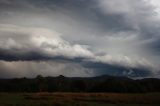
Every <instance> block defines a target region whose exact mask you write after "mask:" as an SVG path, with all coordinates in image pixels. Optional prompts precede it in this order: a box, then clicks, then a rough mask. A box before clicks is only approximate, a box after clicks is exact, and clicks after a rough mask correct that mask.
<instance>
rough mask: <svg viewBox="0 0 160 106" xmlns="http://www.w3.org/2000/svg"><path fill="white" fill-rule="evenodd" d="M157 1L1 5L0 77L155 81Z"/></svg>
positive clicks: (12, 0) (37, 0)
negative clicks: (103, 76)
mask: <svg viewBox="0 0 160 106" xmlns="http://www.w3.org/2000/svg"><path fill="white" fill-rule="evenodd" d="M157 2H158V1H157V0H112V1H108V0H87V1H86V0H68V1H66V0H52V1H51V0H34V1H33V0H1V1H0V77H4V78H8V77H34V76H36V75H38V74H42V75H44V76H49V75H51V76H56V75H60V74H63V75H66V76H82V77H83V76H96V75H101V74H110V75H118V76H129V77H156V76H159V72H160V70H159V65H160V64H159V63H160V61H159V59H160V55H159V54H160V49H159V48H160V43H159V41H160V31H159V28H160V15H159V14H160V12H159V11H158V9H159V8H160V7H159V6H158V5H156V3H157Z"/></svg>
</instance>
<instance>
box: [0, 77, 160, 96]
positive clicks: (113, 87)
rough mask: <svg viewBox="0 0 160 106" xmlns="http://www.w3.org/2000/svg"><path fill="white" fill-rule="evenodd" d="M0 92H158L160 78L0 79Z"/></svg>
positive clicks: (159, 90)
mask: <svg viewBox="0 0 160 106" xmlns="http://www.w3.org/2000/svg"><path fill="white" fill-rule="evenodd" d="M0 92H126V93H136V92H137V93H138V92H160V79H156V78H146V79H139V80H133V79H130V78H126V77H113V76H106V75H105V76H99V77H90V78H78V77H75V78H70V77H64V76H62V75H60V76H58V77H43V76H41V75H38V76H37V77H36V78H14V79H0Z"/></svg>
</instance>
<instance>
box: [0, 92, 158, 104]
mask: <svg viewBox="0 0 160 106" xmlns="http://www.w3.org/2000/svg"><path fill="white" fill-rule="evenodd" d="M0 106H160V93H146V94H128V93H126V94H124V93H0Z"/></svg>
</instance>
